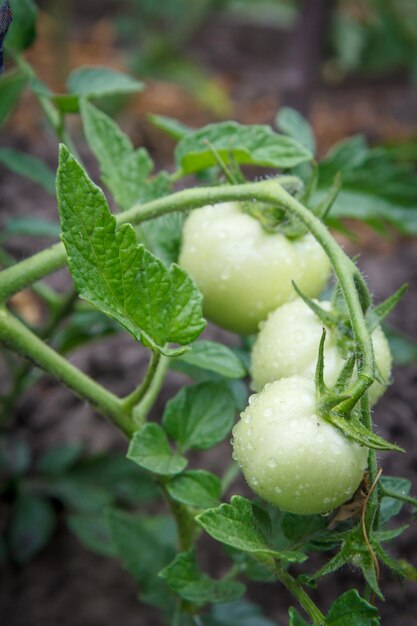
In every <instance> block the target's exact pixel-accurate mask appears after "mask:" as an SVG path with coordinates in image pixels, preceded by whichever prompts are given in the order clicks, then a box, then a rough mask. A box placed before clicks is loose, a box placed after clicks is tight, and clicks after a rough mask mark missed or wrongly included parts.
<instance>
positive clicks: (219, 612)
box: [203, 600, 278, 626]
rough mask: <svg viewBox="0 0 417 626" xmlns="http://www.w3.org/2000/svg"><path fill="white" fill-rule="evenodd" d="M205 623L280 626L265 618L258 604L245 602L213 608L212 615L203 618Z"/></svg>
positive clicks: (232, 625) (219, 625)
mask: <svg viewBox="0 0 417 626" xmlns="http://www.w3.org/2000/svg"><path fill="white" fill-rule="evenodd" d="M203 623H204V626H278V624H276V622H272V621H271V620H269V619H267V618H266V617H263V615H262V612H261V610H260V609H259V607H258V606H256V604H252V602H247V601H245V600H240V601H236V602H230V603H225V604H217V605H215V606H213V608H212V609H211V612H210V615H209V616H205V617H203Z"/></svg>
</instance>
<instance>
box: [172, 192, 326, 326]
mask: <svg viewBox="0 0 417 626" xmlns="http://www.w3.org/2000/svg"><path fill="white" fill-rule="evenodd" d="M179 264H180V265H181V267H183V268H184V269H185V270H186V271H187V272H188V273H189V274H190V275H191V276H192V277H193V279H194V280H195V282H196V283H197V285H198V287H199V288H200V290H201V292H202V293H203V296H204V313H205V315H206V316H207V318H208V319H210V320H212V321H213V322H215V323H216V324H218V325H219V326H222V327H223V328H227V329H229V330H233V331H235V332H238V333H243V334H250V333H255V332H256V331H257V329H258V325H259V322H260V321H261V320H264V319H265V318H266V316H267V315H268V313H269V312H270V311H272V310H274V309H276V308H277V307H278V306H280V305H281V304H283V303H284V302H288V301H289V300H293V299H294V298H295V297H296V293H295V291H294V289H293V287H292V284H291V281H292V280H295V282H296V283H297V284H298V286H299V287H300V289H302V290H303V291H304V292H305V293H306V294H307V295H309V296H311V297H314V296H316V295H318V294H319V293H320V292H321V291H322V289H323V287H324V286H325V284H326V282H327V280H328V278H329V274H330V264H329V261H328V259H327V257H326V255H325V254H324V252H323V250H322V249H321V247H320V245H319V244H318V243H317V242H316V240H315V239H314V238H313V237H312V236H311V235H310V234H308V235H305V236H303V237H300V238H299V239H296V240H293V241H290V240H289V239H287V238H286V237H285V236H284V235H282V234H269V233H266V232H265V231H264V230H263V228H262V226H261V225H260V223H259V221H258V220H257V219H255V218H253V217H251V216H250V215H248V214H246V213H243V212H242V211H241V209H240V205H239V204H238V203H237V202H226V203H224V204H218V205H215V206H211V205H210V206H206V207H203V208H202V209H198V210H196V211H193V212H192V213H191V214H190V216H189V217H188V218H187V220H186V222H185V226H184V231H183V242H182V248H181V254H180V258H179Z"/></svg>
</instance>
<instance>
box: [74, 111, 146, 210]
mask: <svg viewBox="0 0 417 626" xmlns="http://www.w3.org/2000/svg"><path fill="white" fill-rule="evenodd" d="M80 110H81V116H82V120H83V125H84V132H85V135H86V138H87V141H88V145H89V146H90V148H91V149H92V151H93V152H94V154H95V156H96V158H97V160H98V162H99V165H100V174H101V178H102V179H103V181H104V183H105V184H106V185H107V187H108V188H109V190H110V191H111V194H112V196H113V197H114V199H115V200H116V202H117V204H118V205H119V206H120V207H121V208H122V209H123V210H125V209H128V208H130V207H131V206H132V205H133V204H135V203H136V202H140V201H143V199H144V197H145V194H146V192H147V189H146V187H147V186H148V183H147V182H146V179H147V178H148V176H149V175H150V173H151V172H152V170H153V162H152V159H151V158H150V156H149V154H148V152H147V151H146V150H145V149H144V148H139V150H135V149H134V148H133V145H132V143H131V141H130V139H129V137H128V136H127V135H126V134H125V133H123V132H122V130H121V129H120V128H119V127H118V125H117V124H116V123H115V122H114V121H113V120H112V119H111V118H110V117H109V116H108V115H106V114H105V113H103V112H102V111H100V110H99V109H97V108H96V107H94V106H93V105H92V104H90V103H89V102H88V101H87V100H82V101H81V103H80Z"/></svg>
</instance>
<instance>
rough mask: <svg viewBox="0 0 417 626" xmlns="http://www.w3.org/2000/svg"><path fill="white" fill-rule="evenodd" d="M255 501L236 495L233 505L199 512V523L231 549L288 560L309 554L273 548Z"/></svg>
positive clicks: (301, 559) (299, 560) (301, 557)
mask: <svg viewBox="0 0 417 626" xmlns="http://www.w3.org/2000/svg"><path fill="white" fill-rule="evenodd" d="M258 511H259V509H257V508H254V507H253V505H252V503H251V502H250V501H249V500H246V498H242V497H241V496H233V497H232V499H231V501H230V504H221V505H220V506H219V507H217V508H215V509H207V511H204V512H203V513H200V515H197V517H196V518H195V519H196V522H197V523H198V524H200V526H202V527H203V528H204V530H205V531H206V532H207V533H208V534H209V535H211V536H212V537H213V538H214V539H216V540H217V541H220V542H222V543H225V544H226V545H228V546H231V547H232V548H237V549H238V550H243V551H244V552H249V553H253V554H256V555H259V556H262V555H263V556H267V557H268V556H270V557H273V558H276V559H282V560H286V561H289V562H297V563H299V562H302V561H304V560H305V559H306V558H307V557H306V556H305V555H304V554H302V553H300V552H295V551H291V550H288V551H286V550H283V551H276V550H273V549H272V548H271V547H270V546H269V544H268V542H267V540H266V538H265V536H264V531H265V524H264V523H261V524H260V520H259V517H258V516H257V512H258Z"/></svg>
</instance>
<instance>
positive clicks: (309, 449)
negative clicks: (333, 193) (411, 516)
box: [180, 202, 391, 515]
mask: <svg viewBox="0 0 417 626" xmlns="http://www.w3.org/2000/svg"><path fill="white" fill-rule="evenodd" d="M180 265H181V266H182V267H183V268H184V269H186V270H187V271H188V272H189V273H190V274H191V276H192V277H193V278H194V280H195V281H196V283H197V285H198V286H199V288H200V290H201V291H202V293H203V296H204V310H205V314H206V316H207V317H208V318H209V319H210V320H212V321H214V322H215V323H217V324H218V325H219V326H222V327H223V328H226V329H229V330H233V331H235V332H239V333H242V334H251V333H255V332H257V331H259V334H258V336H257V338H256V340H255V343H254V346H253V351H252V367H251V373H252V378H253V387H254V389H255V390H256V391H257V392H258V393H256V394H254V395H253V396H251V398H250V399H249V406H248V407H247V408H246V410H245V411H243V413H242V414H241V419H240V421H239V422H238V423H237V424H236V426H235V427H234V430H233V437H234V439H233V447H234V451H233V457H234V458H235V460H236V461H237V463H238V464H239V466H240V467H241V469H242V472H243V474H244V476H245V478H246V480H247V482H248V483H249V485H250V487H251V488H252V489H253V490H254V491H255V492H256V493H257V494H258V495H260V496H261V497H263V498H264V499H265V500H267V501H268V502H271V503H272V504H274V505H276V506H278V507H280V508H281V509H282V510H284V511H289V512H292V513H298V514H305V515H308V514H313V513H325V512H328V511H331V510H332V509H333V508H335V507H336V506H339V505H340V504H342V503H343V502H345V501H346V500H348V499H349V498H351V497H352V495H353V494H354V492H355V491H356V489H357V487H358V486H359V483H360V481H361V479H362V476H363V472H364V470H365V468H366V463H367V455H368V449H367V448H364V447H361V446H359V445H358V444H357V443H354V442H353V441H351V440H350V439H348V438H346V437H345V436H344V435H343V434H342V433H341V432H340V431H339V430H338V429H336V428H335V427H334V426H333V425H332V424H330V423H329V422H327V421H326V420H325V419H323V417H322V416H321V415H319V414H318V411H317V409H316V389H315V384H314V371H315V367H316V363H317V358H318V350H319V343H320V338H321V335H322V329H323V324H322V322H321V320H320V319H319V317H317V316H316V314H315V313H314V312H313V310H312V309H311V308H310V307H309V306H308V305H307V304H306V303H305V302H304V301H303V300H302V299H300V298H299V297H297V294H296V292H295V290H294V288H293V286H292V281H294V282H295V283H296V284H297V285H298V287H299V289H300V290H301V291H302V292H303V293H304V294H305V295H306V296H308V297H310V298H315V297H316V296H318V295H319V294H320V292H321V291H322V290H323V288H324V287H325V285H326V283H327V281H328V279H329V275H330V264H329V261H328V259H327V257H326V255H325V254H324V252H323V250H322V249H321V247H320V246H319V244H318V243H317V242H316V241H315V239H314V238H313V237H312V236H311V235H309V234H307V235H302V236H300V237H298V238H297V239H293V240H290V239H288V238H287V237H286V236H285V235H284V234H282V233H273V234H271V233H268V232H266V231H265V230H264V229H263V227H262V225H261V224H260V222H259V221H258V220H257V219H255V218H254V217H252V216H251V215H249V214H248V213H247V212H245V211H244V210H243V208H242V206H240V205H239V204H238V203H234V202H228V203H224V204H220V205H216V206H206V207H204V208H202V209H199V210H197V211H194V212H193V213H192V214H191V215H190V216H189V217H188V219H187V221H186V223H185V227H184V233H183V243H182V249H181V254H180ZM316 303H317V304H319V306H320V307H322V309H323V310H324V311H330V309H331V303H330V302H327V301H324V302H320V303H318V302H316ZM372 342H373V347H374V352H375V357H376V364H377V374H378V380H376V381H375V382H374V383H373V385H372V386H371V388H370V391H369V397H370V402H371V404H374V403H375V402H376V401H377V400H378V398H379V397H380V396H381V395H382V393H383V391H384V389H385V385H386V381H388V379H389V376H390V373H391V354H390V350H389V347H388V343H387V340H386V338H385V336H384V334H383V332H382V330H381V329H380V328H379V327H378V328H377V329H376V330H375V331H374V332H373V334H372ZM345 362H346V357H345V356H344V355H343V353H342V351H341V349H340V341H339V337H338V335H337V332H336V329H335V328H328V329H327V339H326V343H325V348H324V372H325V374H324V376H325V382H326V384H327V385H328V386H332V385H334V383H335V382H336V380H337V378H338V376H339V374H340V372H341V371H342V369H343V366H344V364H345ZM356 375H357V374H356V372H354V373H353V376H354V377H355V376H356Z"/></svg>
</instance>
